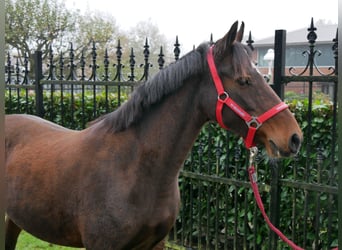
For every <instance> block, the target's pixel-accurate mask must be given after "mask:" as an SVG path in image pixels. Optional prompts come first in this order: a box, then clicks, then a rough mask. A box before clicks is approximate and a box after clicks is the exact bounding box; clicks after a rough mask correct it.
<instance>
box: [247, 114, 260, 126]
mask: <svg viewBox="0 0 342 250" xmlns="http://www.w3.org/2000/svg"><path fill="white" fill-rule="evenodd" d="M246 124H247V126H248V127H249V128H250V127H253V128H255V129H258V128H260V126H261V125H262V123H260V122H259V121H258V119H257V117H255V116H252V119H251V120H249V121H246Z"/></svg>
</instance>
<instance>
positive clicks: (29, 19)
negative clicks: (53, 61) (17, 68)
mask: <svg viewBox="0 0 342 250" xmlns="http://www.w3.org/2000/svg"><path fill="white" fill-rule="evenodd" d="M5 1H6V2H5V4H6V16H5V42H6V44H8V45H9V46H10V47H11V48H12V49H14V50H17V53H18V55H19V56H21V57H22V56H23V55H25V53H27V55H28V56H29V58H32V54H33V53H34V51H35V50H41V51H43V53H44V55H46V53H47V51H48V48H49V46H50V45H51V44H52V43H53V42H54V41H56V39H57V38H58V37H63V35H62V34H63V33H65V32H73V31H75V25H74V23H75V22H77V18H78V13H76V12H71V11H69V10H67V9H66V8H65V5H64V2H63V1H61V0H5Z"/></svg>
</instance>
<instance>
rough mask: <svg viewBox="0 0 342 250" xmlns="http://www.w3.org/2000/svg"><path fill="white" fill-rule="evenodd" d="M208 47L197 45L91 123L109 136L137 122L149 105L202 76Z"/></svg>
mask: <svg viewBox="0 0 342 250" xmlns="http://www.w3.org/2000/svg"><path fill="white" fill-rule="evenodd" d="M207 49H208V44H202V45H200V46H199V47H198V48H197V49H196V50H193V51H191V52H189V53H188V54H186V55H185V56H183V57H182V58H180V59H179V60H178V61H176V62H174V63H171V64H170V65H169V66H167V67H166V68H164V69H163V70H161V71H159V72H158V73H157V74H156V75H155V76H154V77H152V78H151V79H149V80H147V81H146V82H144V83H143V84H141V85H140V86H138V87H137V88H136V89H135V90H134V92H133V93H132V95H131V97H130V99H129V100H128V101H126V102H125V103H124V104H123V105H122V106H121V107H119V108H118V109H117V110H115V111H114V112H112V113H108V114H106V115H104V116H102V117H100V118H99V119H98V120H95V122H94V123H97V122H98V121H101V120H103V122H104V124H105V125H106V127H109V129H110V130H111V131H113V132H119V131H122V130H125V129H126V128H128V127H129V126H131V125H132V124H134V123H136V122H138V121H139V120H140V118H141V117H142V115H143V114H144V112H146V111H147V110H148V109H149V108H150V107H151V105H153V104H156V103H158V102H159V101H161V100H162V99H163V98H164V97H166V96H168V95H170V94H172V93H174V92H175V91H176V90H177V89H179V88H180V87H181V86H183V83H184V81H185V80H186V79H188V78H190V77H193V76H195V75H199V74H200V73H202V72H203V69H204V66H203V65H204V62H205V55H206V51H207Z"/></svg>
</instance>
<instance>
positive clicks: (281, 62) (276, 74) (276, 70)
mask: <svg viewBox="0 0 342 250" xmlns="http://www.w3.org/2000/svg"><path fill="white" fill-rule="evenodd" d="M285 55H286V30H276V31H275V38H274V67H273V85H272V88H273V90H274V91H275V92H276V93H277V95H278V96H279V97H280V98H281V99H282V100H284V84H283V82H282V77H283V76H284V74H285Z"/></svg>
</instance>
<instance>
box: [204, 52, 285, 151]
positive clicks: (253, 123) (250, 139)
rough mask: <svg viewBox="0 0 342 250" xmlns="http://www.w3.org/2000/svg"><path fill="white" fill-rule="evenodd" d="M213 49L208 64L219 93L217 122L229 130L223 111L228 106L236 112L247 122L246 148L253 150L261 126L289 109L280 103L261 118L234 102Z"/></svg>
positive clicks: (208, 55)
mask: <svg viewBox="0 0 342 250" xmlns="http://www.w3.org/2000/svg"><path fill="white" fill-rule="evenodd" d="M213 48H214V46H211V47H210V48H209V51H208V54H207V62H208V65H209V69H210V73H211V77H212V78H213V81H214V84H215V87H216V91H217V102H216V120H217V122H218V123H219V125H220V126H221V127H222V128H224V129H227V130H228V127H227V126H226V125H225V124H224V122H223V117H222V110H223V107H224V105H226V106H228V107H229V108H230V109H231V110H232V111H234V113H235V114H237V115H238V116H239V117H240V118H241V119H242V120H244V121H245V123H246V125H247V127H248V132H247V136H246V137H245V138H244V141H245V146H246V148H248V149H249V148H251V147H253V146H255V144H254V137H255V133H256V131H257V130H258V128H260V127H261V125H262V124H263V123H264V122H265V121H267V120H268V119H270V118H271V117H273V116H275V115H276V114H278V113H279V112H281V111H283V110H284V109H287V108H288V106H287V105H286V104H285V103H284V102H280V103H279V104H277V105H275V106H274V107H272V108H271V109H269V110H268V111H266V112H265V113H263V114H262V115H260V116H252V115H250V114H248V113H247V112H246V111H245V110H244V109H243V108H241V107H240V106H239V105H238V104H237V103H236V102H235V101H234V100H232V99H231V98H230V96H229V94H228V92H226V91H225V90H224V87H223V84H222V81H221V78H220V76H219V75H218V73H217V69H216V66H215V62H214V56H213Z"/></svg>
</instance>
